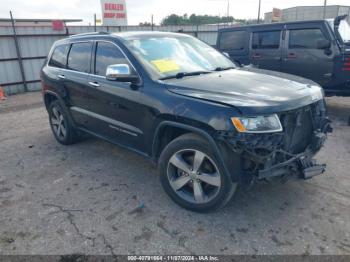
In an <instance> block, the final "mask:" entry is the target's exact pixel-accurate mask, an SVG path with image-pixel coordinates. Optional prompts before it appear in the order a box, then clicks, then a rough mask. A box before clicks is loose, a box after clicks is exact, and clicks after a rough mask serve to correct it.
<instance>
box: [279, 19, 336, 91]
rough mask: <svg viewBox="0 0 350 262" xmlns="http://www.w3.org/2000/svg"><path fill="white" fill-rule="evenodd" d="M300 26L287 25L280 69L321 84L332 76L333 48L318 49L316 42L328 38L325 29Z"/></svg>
mask: <svg viewBox="0 0 350 262" xmlns="http://www.w3.org/2000/svg"><path fill="white" fill-rule="evenodd" d="M303 26H304V28H301V26H300V25H288V27H287V35H286V41H285V49H284V52H283V59H282V71H283V72H286V73H289V74H293V75H298V76H301V77H305V78H308V79H311V80H313V81H315V82H317V83H319V84H320V85H322V86H325V85H327V83H328V82H329V81H331V78H332V72H333V60H334V55H335V50H332V48H329V49H318V42H319V41H321V40H330V39H328V38H327V35H328V34H327V31H326V30H325V29H324V28H323V27H322V25H319V26H311V25H310V27H309V28H305V25H303Z"/></svg>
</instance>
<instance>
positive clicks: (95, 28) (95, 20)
mask: <svg viewBox="0 0 350 262" xmlns="http://www.w3.org/2000/svg"><path fill="white" fill-rule="evenodd" d="M96 31H97V29H96V14H94V32H96Z"/></svg>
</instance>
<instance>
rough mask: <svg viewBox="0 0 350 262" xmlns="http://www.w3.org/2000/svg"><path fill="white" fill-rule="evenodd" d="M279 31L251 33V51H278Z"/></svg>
mask: <svg viewBox="0 0 350 262" xmlns="http://www.w3.org/2000/svg"><path fill="white" fill-rule="evenodd" d="M280 39H281V31H270V32H256V33H253V45H252V48H253V49H278V48H279V47H280Z"/></svg>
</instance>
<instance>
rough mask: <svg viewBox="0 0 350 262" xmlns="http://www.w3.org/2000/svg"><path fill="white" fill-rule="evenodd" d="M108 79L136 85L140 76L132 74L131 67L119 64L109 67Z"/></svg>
mask: <svg viewBox="0 0 350 262" xmlns="http://www.w3.org/2000/svg"><path fill="white" fill-rule="evenodd" d="M106 79H107V80H110V81H119V82H131V83H136V82H138V81H139V76H138V75H136V74H133V73H131V69H130V66H129V65H127V64H118V65H110V66H108V67H107V70H106Z"/></svg>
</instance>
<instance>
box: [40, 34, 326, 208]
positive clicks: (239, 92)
mask: <svg viewBox="0 0 350 262" xmlns="http://www.w3.org/2000/svg"><path fill="white" fill-rule="evenodd" d="M41 78H42V85H43V96H44V101H45V105H46V108H47V110H48V114H49V120H50V125H51V129H52V131H53V135H54V136H55V138H56V139H57V141H58V142H59V143H61V144H64V145H69V144H72V143H74V142H76V141H78V139H79V136H80V135H81V134H82V133H88V134H91V135H94V136H97V137H99V138H102V139H105V140H107V141H110V142H112V143H115V144H119V145H122V146H125V147H127V148H129V149H131V150H133V151H136V152H138V153H140V154H142V155H144V156H145V157H147V158H149V159H151V160H153V161H154V162H155V163H157V164H158V169H159V174H160V180H161V183H162V185H163V187H164V190H165V192H166V193H167V194H168V195H169V196H170V197H171V198H172V199H173V200H174V201H175V202H176V203H178V204H179V205H181V206H182V207H184V208H187V209H190V210H193V211H198V212H205V211H210V210H213V209H216V208H219V207H222V206H224V205H225V204H226V203H227V202H228V201H229V200H230V199H231V197H232V195H233V193H234V192H235V191H236V188H237V185H249V184H250V183H252V182H254V181H258V180H262V179H270V178H272V177H277V178H280V179H283V180H285V179H288V178H290V177H296V178H301V179H308V178H310V177H313V176H315V175H319V174H321V173H323V172H324V169H325V166H324V165H318V164H316V162H315V161H314V160H313V159H312V157H313V156H314V155H315V154H316V152H318V151H319V149H320V148H321V147H322V145H323V144H324V142H325V140H326V135H327V132H330V131H331V127H330V123H329V122H330V121H329V120H328V118H327V117H326V106H325V101H324V96H323V92H322V90H321V88H320V87H319V86H318V85H317V84H315V83H314V82H312V81H310V80H306V79H303V78H300V77H294V76H291V75H287V74H281V73H276V72H271V71H262V70H258V69H254V68H240V67H239V68H237V67H236V66H235V64H233V63H232V62H231V61H230V60H229V59H228V58H227V57H226V56H224V55H222V54H221V53H219V52H218V51H216V50H215V49H213V48H212V47H210V46H208V45H207V44H205V43H203V42H201V41H200V40H198V39H196V38H194V37H191V36H188V35H182V34H174V33H159V32H148V33H147V32H133V33H120V34H109V33H93V34H84V35H77V36H72V37H70V38H68V39H64V40H60V41H57V42H56V43H55V44H54V46H53V47H52V50H51V51H50V53H49V56H48V59H47V62H46V63H45V65H44V67H43V68H42V72H41Z"/></svg>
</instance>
